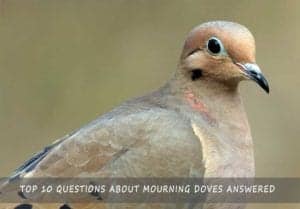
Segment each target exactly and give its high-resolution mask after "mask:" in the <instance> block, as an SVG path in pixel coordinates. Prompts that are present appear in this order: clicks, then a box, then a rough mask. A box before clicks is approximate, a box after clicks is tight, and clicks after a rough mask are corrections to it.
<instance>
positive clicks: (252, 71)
mask: <svg viewBox="0 0 300 209" xmlns="http://www.w3.org/2000/svg"><path fill="white" fill-rule="evenodd" d="M236 65H237V66H238V67H239V68H240V69H241V70H242V72H243V74H244V75H245V76H246V77H247V78H249V79H251V80H253V81H255V82H256V83H257V84H258V85H259V86H260V87H262V88H263V89H264V90H265V91H266V92H267V93H269V84H268V81H267V79H266V78H265V76H264V75H263V74H262V72H261V70H260V68H259V67H258V65H257V64H255V63H245V64H241V63H236Z"/></svg>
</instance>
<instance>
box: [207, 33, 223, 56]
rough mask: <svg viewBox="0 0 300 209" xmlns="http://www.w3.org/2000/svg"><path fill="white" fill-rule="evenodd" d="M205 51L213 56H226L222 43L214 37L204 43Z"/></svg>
mask: <svg viewBox="0 0 300 209" xmlns="http://www.w3.org/2000/svg"><path fill="white" fill-rule="evenodd" d="M206 49H207V51H208V52H209V53H210V54H211V55H213V56H218V55H227V52H226V50H225V48H224V46H223V44H222V41H221V40H220V39H218V38H217V37H214V36H213V37H211V38H209V39H208V41H207V42H206Z"/></svg>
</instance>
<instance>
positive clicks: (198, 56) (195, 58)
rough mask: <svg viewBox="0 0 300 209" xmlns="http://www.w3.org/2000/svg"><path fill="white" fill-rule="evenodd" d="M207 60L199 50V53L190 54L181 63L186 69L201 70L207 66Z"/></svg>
mask: <svg viewBox="0 0 300 209" xmlns="http://www.w3.org/2000/svg"><path fill="white" fill-rule="evenodd" d="M207 61H208V60H207V57H206V56H205V55H204V54H203V53H201V52H199V53H195V54H192V55H191V56H189V57H187V58H186V59H185V60H184V63H183V65H184V66H185V67H186V68H187V69H201V70H203V69H204V68H206V66H207Z"/></svg>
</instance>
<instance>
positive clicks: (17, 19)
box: [0, 0, 300, 209]
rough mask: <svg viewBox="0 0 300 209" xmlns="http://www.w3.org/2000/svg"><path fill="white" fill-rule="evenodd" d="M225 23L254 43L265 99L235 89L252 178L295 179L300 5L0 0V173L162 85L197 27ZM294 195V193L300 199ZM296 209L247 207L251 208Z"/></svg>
mask: <svg viewBox="0 0 300 209" xmlns="http://www.w3.org/2000/svg"><path fill="white" fill-rule="evenodd" d="M217 19H222V20H230V21H236V22H239V23H241V24H244V25H246V26H247V27H248V28H249V29H250V30H251V31H252V32H253V34H254V36H255V38H256V42H257V63H258V64H259V65H260V66H261V68H262V69H263V71H264V73H265V75H266V77H267V78H268V80H269V83H270V86H271V93H270V95H267V94H265V93H264V92H263V91H262V90H261V89H260V88H258V87H257V86H256V85H255V84H254V83H250V82H249V83H247V82H244V83H242V85H241V91H242V94H243V98H244V103H245V106H246V109H247V112H248V116H249V120H250V123H251V126H252V132H253V138H254V144H255V158H256V169H257V175H258V176H265V177H300V167H299V160H300V152H299V146H300V139H299V134H300V128H299V124H300V119H299V116H300V115H299V113H300V108H299V107H300V95H299V86H300V79H299V76H300V70H299V69H298V68H299V62H300V59H299V55H300V39H299V37H300V27H299V23H300V1H296V0H295V1H274V0H268V1H267V0H265V1H259V0H257V1H236V0H235V1H212V0H207V1H200V0H98V1H97V0H85V1H82V0H26V1H21V0H1V1H0V140H1V141H0V176H7V175H8V174H9V173H11V171H12V170H13V169H14V168H16V167H17V166H18V165H20V164H21V163H22V162H23V161H24V160H25V159H27V158H29V157H30V156H31V155H32V154H33V153H35V152H37V151H39V150H41V149H42V148H43V147H44V146H45V145H47V144H49V143H51V142H52V141H53V140H54V139H56V138H59V137H61V136H63V135H65V134H67V133H69V132H71V131H72V130H74V129H77V128H79V127H80V126H82V125H83V124H85V123H87V122H89V121H91V120H93V119H95V118H96V117H97V116H98V115H100V114H102V113H104V112H106V111H108V110H110V109H111V108H112V107H114V106H116V105H118V104H120V103H121V102H122V101H124V100H125V99H127V98H130V97H133V96H137V95H141V94H143V93H145V92H148V91H150V90H153V89H155V88H157V87H159V86H160V85H162V84H163V83H164V82H165V81H166V80H167V79H168V78H169V77H170V76H171V74H172V72H173V71H174V69H175V68H176V64H177V60H178V57H179V53H180V51H181V47H182V44H183V40H184V38H185V35H186V34H187V32H188V31H189V30H190V29H191V28H192V27H194V26H195V25H197V24H200V23H202V22H205V21H209V20H217ZM299 198H300V197H299ZM282 207H284V208H300V206H299V205H296V204H285V205H280V204H276V205H270V204H264V205H260V204H253V205H251V206H250V207H249V208H253V209H254V208H282Z"/></svg>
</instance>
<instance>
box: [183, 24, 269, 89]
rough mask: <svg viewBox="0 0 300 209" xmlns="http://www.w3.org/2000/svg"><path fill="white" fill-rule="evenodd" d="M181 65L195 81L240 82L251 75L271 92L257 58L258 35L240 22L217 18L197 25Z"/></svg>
mask: <svg viewBox="0 0 300 209" xmlns="http://www.w3.org/2000/svg"><path fill="white" fill-rule="evenodd" d="M180 69H181V70H182V71H183V72H182V73H183V75H184V76H185V77H186V78H187V79H190V80H192V81H193V82H201V80H209V81H216V82H221V83H223V84H225V85H228V86H237V84H238V83H239V81H241V80H249V79H250V80H253V81H255V82H256V83H257V84H258V85H259V86H261V87H262V88H263V89H264V90H265V91H266V92H269V85H268V82H267V80H266V79H265V77H264V75H263V74H262V72H261V70H260V68H259V66H258V65H257V64H256V62H255V41H254V38H253V36H252V34H251V32H250V31H249V30H248V29H247V28H246V27H244V26H242V25H240V24H237V23H233V22H226V21H214V22H207V23H204V24H201V25H199V26H197V27H195V28H194V29H193V30H192V31H191V32H190V33H189V34H188V36H187V39H186V41H185V43H184V47H183V51H182V54H181V58H180Z"/></svg>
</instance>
